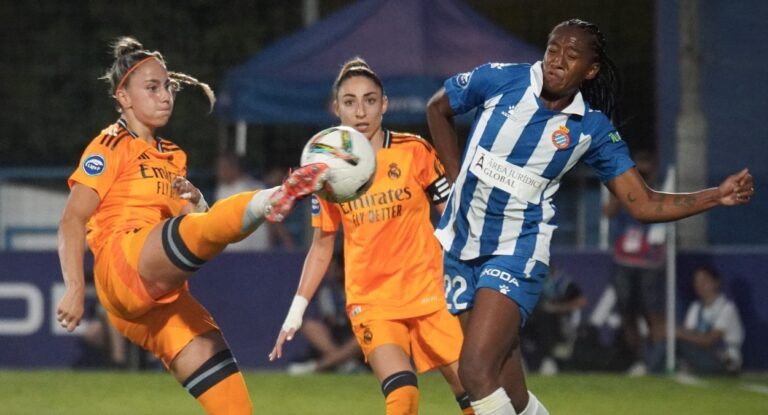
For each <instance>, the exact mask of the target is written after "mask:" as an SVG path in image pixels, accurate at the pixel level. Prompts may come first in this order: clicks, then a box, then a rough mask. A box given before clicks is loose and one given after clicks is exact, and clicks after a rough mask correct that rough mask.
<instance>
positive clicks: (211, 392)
mask: <svg viewBox="0 0 768 415" xmlns="http://www.w3.org/2000/svg"><path fill="white" fill-rule="evenodd" d="M197 401H198V402H200V405H202V406H203V408H205V411H206V412H207V413H208V414H211V415H219V414H222V415H223V414H226V415H239V414H244V415H245V414H247V415H251V414H252V413H253V407H252V404H251V398H250V397H249V396H248V388H247V387H246V386H245V380H244V379H243V374H242V373H240V372H237V373H233V374H231V375H229V376H227V377H226V378H224V380H222V381H220V382H219V383H217V384H215V385H214V386H212V387H211V388H210V389H208V390H207V391H205V392H204V393H203V394H202V395H200V396H198V397H197Z"/></svg>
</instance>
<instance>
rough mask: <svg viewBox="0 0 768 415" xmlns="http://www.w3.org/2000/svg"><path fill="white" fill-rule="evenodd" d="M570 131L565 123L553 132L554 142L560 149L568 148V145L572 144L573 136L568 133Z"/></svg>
mask: <svg viewBox="0 0 768 415" xmlns="http://www.w3.org/2000/svg"><path fill="white" fill-rule="evenodd" d="M569 132H570V131H569V130H568V129H567V128H565V126H564V125H561V126H560V128H558V129H557V130H555V132H553V133H552V144H554V145H555V147H557V149H558V150H563V149H566V148H568V145H569V144H571V136H570V135H569V134H568V133H569Z"/></svg>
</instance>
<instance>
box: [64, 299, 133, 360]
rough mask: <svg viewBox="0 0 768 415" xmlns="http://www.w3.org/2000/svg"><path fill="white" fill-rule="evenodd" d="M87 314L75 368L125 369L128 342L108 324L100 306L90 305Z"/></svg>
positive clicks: (105, 314)
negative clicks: (87, 317)
mask: <svg viewBox="0 0 768 415" xmlns="http://www.w3.org/2000/svg"><path fill="white" fill-rule="evenodd" d="M88 314H89V315H90V317H89V319H88V322H87V324H86V325H85V328H84V331H83V335H82V337H81V338H80V340H81V346H82V348H81V353H80V357H79V358H78V360H77V362H76V363H75V367H78V368H113V369H124V368H127V367H128V352H127V350H128V340H127V339H126V338H125V337H123V335H122V334H120V333H119V332H118V331H117V330H115V329H114V328H113V327H112V325H111V324H109V320H108V319H107V313H106V312H105V311H104V307H102V306H101V304H99V303H93V304H91V307H90V309H89V312H88Z"/></svg>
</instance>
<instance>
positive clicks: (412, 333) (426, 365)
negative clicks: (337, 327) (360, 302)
mask: <svg viewBox="0 0 768 415" xmlns="http://www.w3.org/2000/svg"><path fill="white" fill-rule="evenodd" d="M360 317H363V318H360ZM350 320H351V323H352V331H353V332H354V333H355V337H356V338H357V342H358V343H359V344H360V347H361V348H362V350H363V354H364V355H365V358H366V361H367V360H368V356H369V355H370V354H371V352H373V350H374V349H376V348H377V347H379V346H382V345H385V344H397V345H399V346H400V347H401V348H402V349H403V350H404V351H405V352H406V353H407V354H408V355H409V356H410V357H411V359H412V360H413V363H414V365H415V366H416V371H417V372H419V373H423V372H426V371H428V370H432V369H435V368H438V367H441V366H445V365H448V364H451V363H453V362H455V361H457V360H459V353H460V352H461V343H462V342H463V341H464V336H463V334H462V331H461V325H460V324H459V320H458V318H457V317H456V316H453V315H451V313H450V312H448V309H447V308H441V309H440V310H438V311H436V312H434V313H432V314H426V315H423V316H418V317H411V318H406V319H399V320H367V319H365V317H364V316H363V315H360V316H355V317H352V318H351V319H350Z"/></svg>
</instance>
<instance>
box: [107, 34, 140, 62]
mask: <svg viewBox="0 0 768 415" xmlns="http://www.w3.org/2000/svg"><path fill="white" fill-rule="evenodd" d="M142 49H144V46H143V45H142V44H141V43H139V41H138V40H136V39H134V38H132V37H130V36H123V37H121V38H119V39H117V41H116V42H115V43H114V44H113V45H112V54H113V55H114V56H115V59H119V58H120V57H121V56H125V55H128V54H131V53H133V52H136V51H139V50H142Z"/></svg>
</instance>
